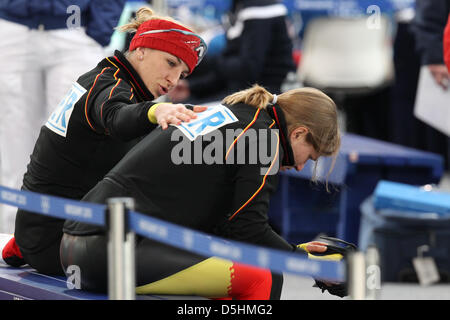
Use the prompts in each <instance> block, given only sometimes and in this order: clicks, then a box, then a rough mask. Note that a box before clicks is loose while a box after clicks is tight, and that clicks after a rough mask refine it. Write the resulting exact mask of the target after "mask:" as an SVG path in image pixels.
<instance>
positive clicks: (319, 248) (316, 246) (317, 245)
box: [306, 241, 339, 286]
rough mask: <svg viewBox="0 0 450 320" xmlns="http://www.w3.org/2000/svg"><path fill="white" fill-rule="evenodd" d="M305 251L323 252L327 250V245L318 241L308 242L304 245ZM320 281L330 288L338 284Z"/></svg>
mask: <svg viewBox="0 0 450 320" xmlns="http://www.w3.org/2000/svg"><path fill="white" fill-rule="evenodd" d="M306 250H307V251H308V252H309V253H314V252H319V253H321V252H325V251H326V250H327V244H326V243H325V242H320V241H311V242H308V243H307V244H306ZM318 280H320V279H318ZM320 281H322V282H323V283H325V284H326V285H327V286H332V285H335V284H339V282H334V281H327V280H323V279H322V280H320Z"/></svg>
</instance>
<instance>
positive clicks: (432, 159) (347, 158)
mask: <svg viewBox="0 0 450 320" xmlns="http://www.w3.org/2000/svg"><path fill="white" fill-rule="evenodd" d="M330 164H331V160H330V159H326V158H324V159H320V160H319V165H318V170H317V171H318V172H317V173H318V177H319V184H318V185H314V184H312V183H311V182H310V178H311V176H312V169H313V165H314V163H313V162H311V161H309V163H308V164H307V165H306V166H305V168H304V169H303V170H302V171H300V172H296V171H295V170H289V171H285V172H281V174H280V183H279V187H278V190H277V191H276V193H275V194H274V196H273V197H272V200H271V204H270V209H269V218H270V221H271V223H272V225H273V226H274V228H275V229H276V230H277V231H278V232H280V234H281V235H282V236H283V237H284V238H285V239H287V240H288V241H290V242H292V243H300V242H305V241H310V240H311V239H312V238H314V237H315V236H316V235H317V234H319V233H327V234H328V235H331V236H337V237H339V238H342V239H344V240H346V241H350V242H353V243H356V244H357V243H358V232H359V224H360V215H361V213H360V204H361V203H362V202H363V201H364V200H365V199H366V198H367V197H368V196H370V195H371V194H372V193H373V192H374V190H375V188H376V186H377V183H378V182H379V181H380V180H388V181H395V182H401V183H407V184H411V185H424V184H434V183H439V181H440V179H441V177H442V175H443V171H444V160H443V158H442V156H440V155H437V154H433V153H430V152H424V151H420V150H416V149H412V148H407V147H403V146H400V145H396V144H392V143H388V142H383V141H379V140H375V139H371V138H367V137H362V136H358V135H354V134H350V133H347V134H345V135H343V137H342V146H341V149H340V152H339V155H338V157H337V160H336V164H335V168H334V170H333V172H332V174H331V176H330V177H329V182H330V183H331V184H332V185H331V186H330V192H329V193H328V192H327V191H326V190H325V187H324V184H323V181H324V177H325V176H326V173H327V172H328V169H329V167H330Z"/></svg>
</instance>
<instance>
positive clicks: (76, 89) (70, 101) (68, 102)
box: [45, 82, 86, 137]
mask: <svg viewBox="0 0 450 320" xmlns="http://www.w3.org/2000/svg"><path fill="white" fill-rule="evenodd" d="M85 92H86V89H85V88H83V87H82V86H80V85H79V84H78V83H77V82H74V83H73V84H72V87H70V89H69V92H67V94H66V95H65V96H64V98H63V99H62V100H61V102H60V103H59V105H58V107H57V108H56V109H55V111H53V113H52V114H51V115H50V117H49V118H48V120H47V122H46V123H45V126H46V127H47V128H49V129H50V130H52V131H53V132H55V133H57V134H59V135H60V136H63V137H66V134H67V127H68V125H69V120H70V116H71V115H72V111H73V106H74V105H75V103H76V102H77V101H78V100H80V98H81V96H82V95H83V94H84V93H85Z"/></svg>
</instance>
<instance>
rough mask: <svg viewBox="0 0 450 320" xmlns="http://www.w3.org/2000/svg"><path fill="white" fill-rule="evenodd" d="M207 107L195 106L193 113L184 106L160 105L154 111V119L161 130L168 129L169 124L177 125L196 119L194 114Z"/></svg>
mask: <svg viewBox="0 0 450 320" xmlns="http://www.w3.org/2000/svg"><path fill="white" fill-rule="evenodd" d="M206 109H207V107H203V106H195V107H194V111H192V110H189V109H188V108H186V107H185V106H184V104H171V103H162V104H160V105H159V106H158V107H157V108H156V110H155V117H156V121H158V124H160V125H161V128H162V129H163V130H166V129H167V128H168V127H169V124H175V125H179V124H181V122H182V121H184V122H189V121H190V120H191V119H195V118H197V114H196V112H203V111H205V110H206Z"/></svg>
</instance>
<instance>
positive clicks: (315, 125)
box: [222, 85, 341, 190]
mask: <svg viewBox="0 0 450 320" xmlns="http://www.w3.org/2000/svg"><path fill="white" fill-rule="evenodd" d="M273 98H274V95H273V94H271V93H270V92H269V91H267V90H266V89H265V88H263V87H261V86H259V85H254V86H253V87H251V88H249V89H246V90H242V91H239V92H236V93H234V94H231V95H229V96H227V97H225V99H223V101H222V102H223V103H225V104H228V105H233V104H237V103H245V104H247V105H251V106H254V107H256V108H261V109H265V108H266V107H267V105H268V104H269V103H270V102H272V101H273ZM277 105H278V106H279V107H280V108H281V109H282V110H283V113H284V116H285V118H286V124H287V131H288V132H287V134H288V136H289V135H290V134H291V132H292V131H293V130H294V129H295V128H298V127H300V126H303V127H305V128H308V134H307V135H306V141H307V142H308V143H310V144H311V145H312V146H313V147H314V150H315V151H316V152H317V153H318V154H319V155H320V156H332V157H333V161H332V165H331V167H330V170H329V172H328V174H327V180H326V187H327V190H328V177H329V175H330V174H331V171H332V170H333V167H334V164H335V162H336V156H337V153H338V151H339V147H340V144H341V138H340V133H339V128H338V121H337V108H336V104H335V103H334V101H333V100H332V99H331V98H330V97H328V96H327V95H326V94H325V93H323V92H322V91H320V90H317V89H314V88H298V89H293V90H289V91H286V92H284V93H282V94H280V95H278V96H277ZM316 168H317V161H316V164H315V167H314V173H313V176H312V181H314V182H317V177H316Z"/></svg>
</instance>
